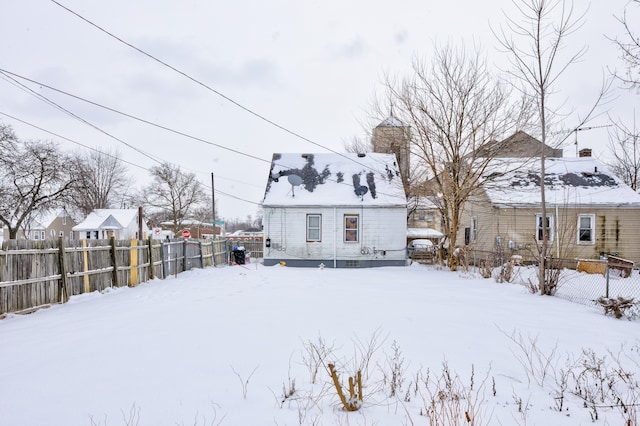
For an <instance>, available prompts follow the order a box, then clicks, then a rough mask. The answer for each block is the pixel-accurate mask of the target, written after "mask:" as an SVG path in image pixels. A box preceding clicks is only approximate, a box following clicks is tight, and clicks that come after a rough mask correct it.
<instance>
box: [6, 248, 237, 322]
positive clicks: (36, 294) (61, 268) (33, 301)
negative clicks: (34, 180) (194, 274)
mask: <svg viewBox="0 0 640 426" xmlns="http://www.w3.org/2000/svg"><path fill="white" fill-rule="evenodd" d="M228 251H229V249H228V247H227V242H226V241H225V240H192V239H173V240H168V239H167V240H153V239H148V240H115V239H113V238H112V239H110V240H78V241H69V240H63V239H62V238H60V239H58V240H43V241H32V240H9V241H5V242H4V243H3V245H2V249H1V250H0V315H3V314H6V313H9V312H20V311H29V310H30V309H34V308H37V307H39V306H44V305H49V304H52V303H64V302H66V301H67V300H69V297H71V296H73V295H77V294H83V293H90V292H93V291H103V290H105V289H107V288H109V287H125V286H135V285H138V284H139V283H142V282H146V281H149V280H151V279H154V278H166V277H168V276H171V275H177V274H179V273H180V272H184V271H188V270H189V269H192V268H206V267H209V266H216V265H221V264H226V263H227V262H228V258H229V255H228Z"/></svg>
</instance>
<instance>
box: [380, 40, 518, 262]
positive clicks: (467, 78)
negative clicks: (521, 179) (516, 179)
mask: <svg viewBox="0 0 640 426" xmlns="http://www.w3.org/2000/svg"><path fill="white" fill-rule="evenodd" d="M386 85H387V88H388V89H389V91H390V93H391V94H392V96H393V97H395V99H394V102H393V104H394V108H395V113H396V114H397V115H398V116H399V117H398V118H399V119H400V120H401V121H402V122H403V123H405V124H409V125H410V126H411V128H412V141H411V153H412V155H413V156H414V158H415V159H416V160H417V161H416V162H417V163H418V164H417V167H421V168H424V169H425V170H427V171H428V174H429V177H430V180H429V182H427V183H424V182H423V185H422V186H423V187H429V188H430V192H431V193H432V194H434V195H435V194H437V195H438V197H437V200H438V203H439V209H440V212H441V213H442V216H443V219H444V228H445V233H446V237H447V238H448V240H449V245H450V246H451V248H453V245H454V244H455V242H456V239H457V232H458V228H459V227H460V219H461V216H462V213H463V205H464V204H465V202H466V201H467V200H468V199H469V197H470V196H471V195H472V194H473V192H474V191H475V190H477V189H479V188H481V187H482V185H483V183H484V182H485V179H486V177H485V171H486V169H487V167H488V166H489V164H490V162H491V160H492V158H493V157H494V154H495V151H493V150H492V148H494V147H497V145H496V144H493V143H492V142H493V141H495V140H498V139H499V138H501V137H503V136H504V135H505V134H507V133H510V132H515V131H516V130H517V129H518V128H519V127H520V124H521V123H522V122H524V121H526V117H527V114H526V111H527V107H526V103H525V102H523V101H522V100H515V101H514V100H513V98H512V97H511V96H510V92H511V91H510V90H507V89H508V88H507V87H505V85H503V84H501V83H500V81H499V80H498V79H497V78H495V76H493V75H492V74H491V72H490V71H489V69H488V68H487V65H486V62H485V60H484V57H483V56H482V54H481V52H479V51H478V50H477V49H476V50H474V51H469V50H466V49H465V48H459V49H456V48H453V47H452V46H450V45H447V46H444V47H441V48H436V49H435V52H434V58H433V60H432V62H431V63H430V64H429V65H427V64H424V63H423V62H421V61H418V60H414V62H413V75H412V76H411V77H410V78H407V79H405V80H404V81H402V82H401V83H400V84H399V87H395V84H394V83H393V82H391V81H390V80H389V79H387V82H386ZM480 148H484V149H482V150H481V149H480ZM481 151H482V155H480V152H481ZM412 185H413V187H414V190H412V192H416V183H415V182H414V183H413V184H412ZM448 264H449V266H450V267H452V268H455V256H454V250H449V253H448Z"/></svg>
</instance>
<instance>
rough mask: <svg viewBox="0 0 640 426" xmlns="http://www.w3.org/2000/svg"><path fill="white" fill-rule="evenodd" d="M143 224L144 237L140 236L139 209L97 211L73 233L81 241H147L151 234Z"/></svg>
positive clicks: (74, 228) (143, 222)
mask: <svg viewBox="0 0 640 426" xmlns="http://www.w3.org/2000/svg"><path fill="white" fill-rule="evenodd" d="M141 222H142V235H141V236H139V235H138V234H139V226H140V221H139V215H138V209H96V210H94V211H92V212H91V213H89V215H88V216H87V218H86V219H85V220H84V221H82V222H80V223H79V224H78V225H76V226H74V227H73V232H74V233H75V235H76V236H77V237H78V239H81V240H84V239H87V240H90V239H91V240H93V239H98V240H103V239H109V238H111V237H114V238H115V239H116V240H128V239H132V238H138V239H146V238H147V237H149V235H151V233H150V230H149V227H148V226H147V224H146V222H145V221H144V220H142V221H141Z"/></svg>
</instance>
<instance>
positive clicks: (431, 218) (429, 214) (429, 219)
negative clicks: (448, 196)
mask: <svg viewBox="0 0 640 426" xmlns="http://www.w3.org/2000/svg"><path fill="white" fill-rule="evenodd" d="M434 219H435V215H434V214H433V212H428V213H427V222H433V221H434Z"/></svg>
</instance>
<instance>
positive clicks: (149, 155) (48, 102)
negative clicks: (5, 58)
mask: <svg viewBox="0 0 640 426" xmlns="http://www.w3.org/2000/svg"><path fill="white" fill-rule="evenodd" d="M0 74H2V75H3V76H4V77H5V78H8V79H10V80H12V81H13V82H14V83H15V84H17V85H18V86H20V88H22V89H23V90H25V91H27V92H28V93H30V94H32V95H33V96H35V97H36V98H38V99H40V100H41V101H43V102H45V103H47V104H49V105H51V106H53V107H54V108H56V109H58V110H60V111H62V112H64V113H65V114H67V115H69V116H71V117H73V118H75V119H76V120H79V121H81V122H82V123H84V124H86V125H88V126H90V127H92V128H94V129H95V130H97V131H99V132H100V133H102V134H104V135H106V136H108V137H110V138H112V139H114V140H116V141H118V142H120V143H121V144H123V145H125V146H128V147H129V148H131V149H133V150H134V151H136V152H138V153H140V154H142V155H144V156H145V157H147V158H148V159H150V160H152V161H155V162H156V163H158V164H161V161H159V160H158V159H157V158H154V157H153V156H152V155H151V154H149V153H147V152H145V151H143V150H141V149H140V148H136V147H135V146H133V145H131V144H129V143H127V142H125V141H123V140H122V139H120V138H118V137H116V136H114V135H112V134H111V133H109V132H107V131H106V130H103V129H101V128H100V127H98V126H96V125H95V124H93V123H90V122H89V121H87V120H85V119H84V118H82V117H80V116H79V115H76V114H74V113H72V112H71V111H69V110H68V109H66V108H64V107H63V106H61V105H59V104H57V103H56V102H53V101H52V100H51V99H49V98H47V97H46V96H44V95H41V94H40V93H37V92H35V91H33V90H32V89H31V88H29V87H27V86H25V85H24V84H22V83H20V82H19V81H17V80H16V79H15V78H13V77H11V76H9V75H7V74H11V73H6V72H5V71H4V70H0ZM12 75H13V74H12ZM26 80H28V79H26Z"/></svg>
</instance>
